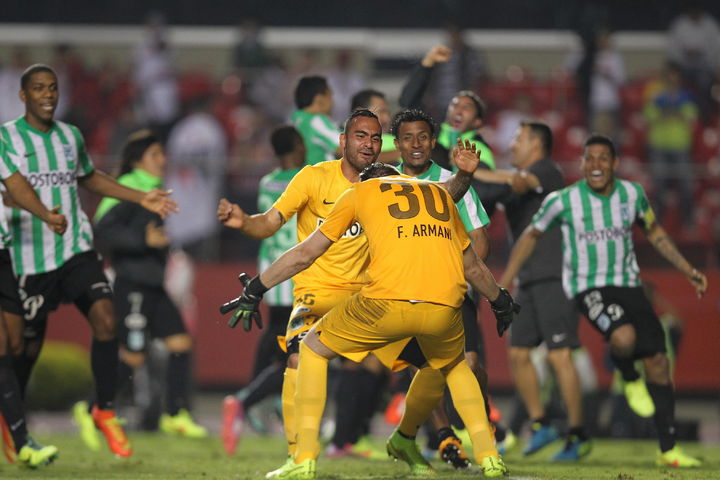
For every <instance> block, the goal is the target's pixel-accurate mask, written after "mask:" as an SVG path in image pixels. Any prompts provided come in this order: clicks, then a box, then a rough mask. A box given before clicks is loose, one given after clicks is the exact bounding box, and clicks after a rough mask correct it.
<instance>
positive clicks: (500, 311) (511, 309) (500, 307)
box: [490, 287, 520, 337]
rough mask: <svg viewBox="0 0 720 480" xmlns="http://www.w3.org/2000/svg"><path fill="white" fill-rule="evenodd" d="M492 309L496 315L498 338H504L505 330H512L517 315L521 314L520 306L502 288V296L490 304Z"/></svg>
mask: <svg viewBox="0 0 720 480" xmlns="http://www.w3.org/2000/svg"><path fill="white" fill-rule="evenodd" d="M490 307H492V311H493V315H495V322H496V324H495V326H496V327H497V332H498V336H500V337H502V336H503V333H505V330H507V329H508V328H510V324H511V323H512V321H513V319H514V318H515V315H516V314H517V313H519V312H520V305H518V304H517V303H515V300H513V298H512V295H510V292H508V291H507V290H505V289H504V288H502V287H501V288H500V294H499V295H498V297H497V298H496V299H495V301H494V302H490Z"/></svg>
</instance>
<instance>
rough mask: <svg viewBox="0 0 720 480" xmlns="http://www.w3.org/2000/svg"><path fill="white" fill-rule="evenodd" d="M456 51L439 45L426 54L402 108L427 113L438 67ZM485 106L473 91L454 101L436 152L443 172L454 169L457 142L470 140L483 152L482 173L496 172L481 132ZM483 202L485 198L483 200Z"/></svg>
mask: <svg viewBox="0 0 720 480" xmlns="http://www.w3.org/2000/svg"><path fill="white" fill-rule="evenodd" d="M451 55H452V50H450V49H449V48H447V47H445V46H443V45H438V46H435V47H433V48H431V49H430V50H428V52H427V53H426V54H425V56H424V57H423V59H422V60H421V62H420V64H419V65H418V66H417V67H416V68H415V69H414V70H413V71H412V73H411V74H410V77H409V78H408V80H407V82H406V83H405V85H404V86H403V89H402V92H401V93H400V100H399V102H400V106H401V107H404V108H417V109H421V110H423V109H424V106H423V103H422V98H423V95H424V94H425V91H426V90H427V87H428V85H429V84H430V79H431V78H432V72H433V69H434V67H435V65H436V64H438V63H444V62H447V61H448V60H449V59H450V56H451ZM485 113H486V107H485V103H484V102H483V101H482V100H481V99H480V97H479V96H478V95H477V94H476V93H475V92H473V91H472V90H461V91H459V92H458V93H457V94H456V95H455V96H454V97H453V98H452V100H450V104H449V105H448V107H447V113H446V116H445V121H444V122H443V123H441V124H440V131H439V132H438V135H437V141H436V143H435V147H434V149H433V160H434V161H435V162H436V163H437V164H438V165H440V166H441V167H443V168H448V169H454V168H453V167H452V162H451V160H452V158H451V155H450V152H451V150H452V148H453V147H454V146H455V144H456V143H457V140H458V139H460V140H462V141H465V140H469V141H470V142H471V143H472V144H473V145H475V148H476V149H477V150H478V151H479V152H480V166H479V168H481V169H488V170H494V169H495V159H494V157H493V153H492V150H490V147H489V146H488V144H487V142H486V141H485V139H484V138H483V137H482V135H480V133H479V132H478V129H479V128H480V127H482V125H483V120H484V118H485ZM481 198H482V197H481Z"/></svg>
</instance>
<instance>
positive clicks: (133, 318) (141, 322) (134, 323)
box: [125, 313, 147, 330]
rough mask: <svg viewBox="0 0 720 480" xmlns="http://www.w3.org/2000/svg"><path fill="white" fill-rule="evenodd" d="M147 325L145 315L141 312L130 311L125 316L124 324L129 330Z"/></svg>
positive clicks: (139, 328)
mask: <svg viewBox="0 0 720 480" xmlns="http://www.w3.org/2000/svg"><path fill="white" fill-rule="evenodd" d="M146 325H147V317H145V315H143V314H141V313H131V314H130V315H128V316H127V317H125V326H126V327H127V328H128V329H130V330H141V329H143V328H145V326H146Z"/></svg>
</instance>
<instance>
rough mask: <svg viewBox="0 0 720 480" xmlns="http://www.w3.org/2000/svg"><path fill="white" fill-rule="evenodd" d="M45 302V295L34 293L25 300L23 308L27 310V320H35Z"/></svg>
mask: <svg viewBox="0 0 720 480" xmlns="http://www.w3.org/2000/svg"><path fill="white" fill-rule="evenodd" d="M44 304H45V297H43V296H42V295H33V296H31V297H27V298H25V300H23V302H22V305H23V310H24V311H25V315H23V316H24V317H25V320H33V319H34V318H35V316H36V315H37V313H38V311H39V310H40V308H41V307H42V306H43V305H44Z"/></svg>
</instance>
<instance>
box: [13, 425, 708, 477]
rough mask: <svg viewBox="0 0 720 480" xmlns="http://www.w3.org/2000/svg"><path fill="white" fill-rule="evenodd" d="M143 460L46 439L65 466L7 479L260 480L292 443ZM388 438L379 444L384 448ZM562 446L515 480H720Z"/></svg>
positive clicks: (187, 443)
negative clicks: (579, 456)
mask: <svg viewBox="0 0 720 480" xmlns="http://www.w3.org/2000/svg"><path fill="white" fill-rule="evenodd" d="M131 439H132V442H133V445H134V448H135V453H134V454H133V455H132V457H130V458H129V459H118V458H115V457H113V456H112V455H111V454H110V453H109V451H107V450H103V451H101V452H90V451H88V450H87V449H86V448H85V447H84V446H83V445H82V443H81V442H80V439H79V438H78V437H77V436H75V435H71V434H62V435H39V436H38V440H40V441H41V442H43V443H51V444H54V445H56V446H57V447H58V448H59V449H60V457H59V459H58V460H57V461H56V462H55V463H54V464H53V465H50V466H49V467H45V468H42V469H38V470H28V469H23V468H19V467H18V466H17V465H8V464H5V463H4V462H3V463H0V479H13V480H18V479H20V480H26V479H27V480H34V479H68V480H85V479H93V480H101V479H102V480H105V479H123V480H131V479H132V480H135V479H152V480H175V479H184V480H185V479H187V480H190V479H201V480H225V479H233V480H234V479H238V480H245V479H248V480H252V479H258V480H260V479H263V478H264V475H265V473H266V472H268V471H270V470H273V469H275V468H277V467H279V466H280V465H281V464H282V462H283V461H284V456H283V452H284V449H285V446H284V441H283V439H281V438H278V437H261V436H246V437H244V438H243V439H242V441H241V443H240V446H239V448H238V452H237V454H236V455H235V456H233V457H228V456H226V455H225V454H224V452H223V450H222V447H221V445H220V441H219V440H218V439H217V438H211V439H209V440H204V441H203V440H188V439H178V438H173V437H168V436H165V435H162V434H141V433H134V434H131ZM383 441H384V439H381V438H377V439H376V444H377V446H378V447H382V445H383ZM560 446H561V444H560V443H559V442H557V443H556V444H554V445H551V446H549V447H547V448H546V449H545V450H543V451H541V452H539V453H538V454H536V455H534V456H532V457H530V458H523V457H522V454H521V453H520V449H519V448H516V450H514V451H511V452H510V453H508V454H507V455H506V457H505V460H506V463H507V465H508V466H509V467H510V470H511V473H510V477H509V478H510V479H516V480H531V479H553V480H563V479H572V480H584V479H588V480H590V479H592V480H597V479H607V480H641V479H647V480H650V479H652V480H656V479H667V480H680V479H703V480H704V479H720V447H717V446H716V447H706V446H699V445H696V444H684V445H683V448H684V449H685V450H686V451H687V452H688V453H689V454H691V455H694V456H698V457H702V458H703V459H704V460H705V464H704V466H703V468H700V469H693V470H678V469H667V468H658V467H655V466H654V458H655V449H656V443H655V442H652V441H613V440H596V441H595V443H594V450H593V452H592V453H591V454H590V456H589V457H588V458H586V459H584V460H582V461H581V462H579V463H572V464H562V465H557V464H552V463H549V462H548V458H549V457H550V456H552V454H553V453H554V452H555V451H557V450H558V449H559V448H560ZM434 465H435V466H436V467H437V470H438V475H437V476H436V477H435V478H439V479H463V480H467V479H469V478H482V477H481V476H480V475H479V474H478V473H477V472H475V474H474V475H468V474H467V473H458V472H456V471H454V470H452V469H451V468H450V467H448V466H446V465H444V464H442V463H440V462H439V461H438V462H434ZM408 472H409V470H408V468H407V466H406V465H405V464H403V463H399V462H393V461H389V460H388V461H384V460H381V461H371V460H358V459H346V458H341V459H326V458H323V457H320V461H319V462H318V478H319V479H328V480H330V479H333V480H345V479H399V478H405V477H406V476H407V474H408ZM506 478H508V477H506Z"/></svg>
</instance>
